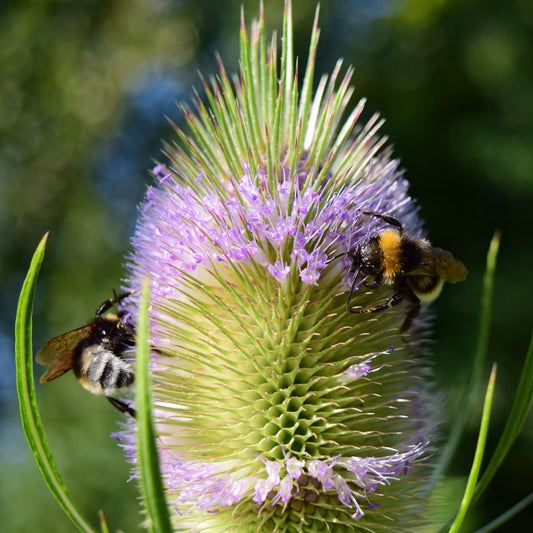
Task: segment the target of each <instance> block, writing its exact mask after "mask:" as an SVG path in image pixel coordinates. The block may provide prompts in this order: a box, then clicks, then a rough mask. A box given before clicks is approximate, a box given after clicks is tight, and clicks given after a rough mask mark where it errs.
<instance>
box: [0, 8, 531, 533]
mask: <svg viewBox="0 0 533 533" xmlns="http://www.w3.org/2000/svg"><path fill="white" fill-rule="evenodd" d="M242 3H243V5H244V8H245V13H246V16H247V18H248V19H250V18H251V17H252V16H255V15H256V14H257V10H258V1H256V0H254V1H248V0H246V1H244V2H242ZM265 4H266V6H265V7H266V22H267V27H269V28H270V30H272V29H275V28H279V25H280V23H281V18H282V17H281V12H282V9H283V2H282V1H281V0H267V1H266V2H265ZM240 5H241V2H240V1H237V0H223V1H220V2H211V1H208V0H194V1H192V0H181V1H179V0H174V1H171V0H151V1H146V0H145V1H143V0H133V1H128V0H113V1H106V2H104V1H97V0H93V1H90V0H83V1H78V2H69V1H68V0H41V1H31V0H18V1H15V0H13V1H6V2H3V4H2V6H1V7H0V136H1V141H0V230H1V234H2V238H1V239H0V253H1V261H0V365H1V366H0V416H1V418H0V424H1V431H0V469H1V471H2V476H1V482H0V502H1V503H0V506H2V507H1V508H0V516H2V528H3V530H4V531H7V532H10V533H11V532H26V531H39V532H44V533H46V532H54V533H56V532H62V531H71V530H72V526H71V525H70V523H69V522H68V521H67V518H66V517H64V516H63V515H62V514H61V511H60V509H59V507H58V506H57V505H56V503H55V502H54V501H53V498H52V496H51V495H50V494H49V493H48V492H47V489H46V487H45V485H44V483H43V482H42V481H41V480H40V478H39V475H38V473H37V468H36V466H35V464H34V463H33V459H32V457H31V456H30V455H29V450H28V448H27V446H26V444H25V442H24V438H23V435H22V431H21V429H20V423H19V421H18V412H17V404H16V395H15V385H14V382H15V381H14V365H13V345H12V331H13V321H14V316H15V305H16V301H17V295H18V291H19V290H20V287H21V284H22V279H23V276H24V273H25V270H26V268H27V266H28V264H29V260H30V258H31V255H32V253H33V250H34V248H35V247H36V245H37V243H38V241H39V239H40V238H41V236H42V235H43V234H44V232H45V231H47V230H50V231H51V234H50V239H49V245H48V249H47V255H46V257H45V262H44V264H43V268H42V272H41V277H40V282H39V286H38V292H37V303H36V308H35V312H34V319H35V335H34V342H35V348H36V349H38V348H39V346H40V345H41V344H42V343H43V342H44V341H46V340H47V339H48V338H50V337H51V336H53V335H56V334H58V333H60V332H63V331H68V330H69V329H72V328H74V327H77V326H79V325H80V324H82V323H83V322H84V321H86V320H88V319H90V318H91V315H92V313H93V312H94V310H95V309H96V307H97V306H98V304H99V303H100V302H101V301H103V300H104V299H106V298H108V297H109V295H110V294H111V291H112V289H113V288H118V287H119V285H120V277H121V275H122V264H123V262H124V256H125V254H127V251H128V247H129V238H130V236H131V235H132V233H133V230H134V225H135V217H136V212H135V208H136V204H137V203H138V202H139V201H140V200H141V198H142V195H143V191H144V189H145V187H146V184H147V183H149V182H150V178H149V175H148V172H147V171H146V170H145V169H147V168H149V167H150V166H151V165H152V161H153V159H154V158H158V157H159V156H160V146H161V141H160V139H162V138H165V139H171V138H172V134H171V130H170V128H169V127H168V123H167V122H166V121H165V119H164V116H165V115H166V116H168V117H170V118H171V119H172V120H173V121H175V122H180V115H179V112H178V110H177V107H176V105H175V102H176V101H183V100H184V101H189V102H190V101H191V99H192V98H193V92H192V90H191V87H192V86H193V85H195V86H196V87H200V83H199V79H198V76H197V73H196V72H197V70H200V71H201V72H202V73H203V74H206V75H209V74H210V73H212V72H215V70H216V61H215V52H216V51H218V52H219V53H220V54H221V56H222V57H223V59H224V62H225V64H226V66H227V68H228V70H229V71H234V70H235V69H236V68H237V59H236V58H237V53H238V26H239V14H240ZM314 8H315V2H314V1H311V0H294V1H293V11H294V18H295V36H296V43H297V46H296V52H297V54H298V55H299V57H300V58H302V62H303V61H305V59H306V54H307V46H308V38H309V33H310V27H311V23H312V17H313V13H314ZM320 26H321V28H322V32H321V42H320V45H319V49H318V52H319V53H318V58H317V73H318V74H321V73H323V72H327V71H329V70H331V69H332V67H333V65H334V63H335V61H336V60H337V58H338V57H344V58H345V61H346V63H347V64H353V65H355V67H356V76H355V84H356V96H357V97H358V98H359V97H363V96H365V97H367V98H368V105H367V113H368V115H370V113H372V112H374V111H379V112H380V113H382V115H383V116H384V117H385V118H386V119H387V123H386V125H385V132H386V133H387V134H388V135H389V136H390V138H391V140H392V142H393V143H394V145H395V153H396V155H397V156H398V157H400V158H401V159H402V162H403V165H404V167H405V168H406V169H407V170H406V176H407V178H408V179H409V180H410V181H411V183H412V189H411V191H412V194H413V195H414V196H415V197H416V198H418V199H419V202H420V206H421V214H422V216H423V218H425V220H426V221H427V228H428V230H429V232H430V237H431V238H432V240H433V242H435V243H436V244H437V245H440V246H442V247H444V248H447V249H450V250H452V251H453V252H454V253H455V254H456V255H457V256H458V257H459V258H461V259H462V260H463V261H464V262H465V263H466V264H467V265H468V267H469V270H470V276H469V279H468V281H467V282H466V283H464V284H461V285H458V286H453V287H447V288H446V290H445V291H444V293H443V295H442V297H441V298H440V299H439V301H438V302H437V304H436V305H435V307H436V309H437V310H438V315H439V317H438V320H436V322H435V337H436V339H437V342H436V345H435V348H434V352H435V357H436V365H435V366H436V377H437V381H438V385H439V386H440V387H441V388H443V389H444V390H445V392H446V393H447V395H448V398H449V401H448V404H449V405H448V408H449V411H450V412H451V416H453V411H454V409H457V408H460V406H456V405H454V402H453V398H454V394H455V393H456V391H457V388H458V386H459V385H460V384H461V383H462V382H463V381H464V378H465V372H466V371H467V369H468V368H469V367H468V363H467V360H468V358H469V357H470V354H471V353H472V351H473V348H474V338H475V329H476V325H477V320H478V316H477V313H478V303H479V297H480V291H481V278H482V273H483V268H484V261H485V254H486V251H487V249H488V245H489V241H490V238H491V235H492V233H493V231H494V230H495V229H496V228H499V229H501V230H502V232H503V238H502V247H501V253H500V258H499V265H498V270H497V279H496V294H495V305H496V314H495V317H494V321H493V336H492V338H491V349H490V352H489V359H491V360H496V361H498V363H499V375H498V382H497V390H496V397H495V406H494V415H493V421H492V426H491V429H490V435H491V436H492V442H494V441H495V439H496V438H497V437H498V435H499V430H500V429H501V428H502V426H503V424H504V422H505V418H506V415H507V412H508V408H509V405H510V402H511V401H512V397H513V393H514V387H515V386H516V383H517V382H518V375H519V372H520V369H521V365H522V361H523V358H524V355H525V352H526V349H527V344H528V342H529V336H530V329H531V326H532V322H533V321H532V320H531V319H532V317H533V283H532V281H533V280H532V277H533V274H532V272H533V268H532V265H533V239H532V238H531V232H530V230H529V223H530V220H529V218H530V212H531V205H533V175H532V174H533V150H532V146H533V129H532V127H531V126H532V124H533V98H531V95H532V94H533V62H532V61H531V57H533V3H531V2H530V1H528V0H511V1H509V2H501V1H500V0H464V1H461V2H459V1H453V0H448V1H445V0H434V1H433V2H427V1H425V0H404V1H403V2H400V1H393V0H376V1H371V0H368V1H355V0H338V1H334V2H333V1H331V0H329V1H328V0H326V1H322V2H321V16H320ZM38 370H39V371H40V369H38ZM487 376H488V369H487ZM38 393H40V400H39V401H40V406H41V408H42V413H43V418H44V423H45V427H46V428H47V430H48V432H49V439H50V441H51V445H52V449H53V451H54V454H55V457H56V460H57V461H58V465H59V468H60V470H61V472H62V474H63V475H64V478H65V481H66V482H67V484H68V486H69V489H70V490H71V492H72V493H73V494H74V496H75V497H76V501H77V502H78V503H79V505H80V507H81V508H82V510H83V511H84V512H85V513H86V515H87V516H88V517H89V518H91V519H93V520H94V523H95V524H96V523H97V519H96V513H97V510H98V509H104V511H105V514H106V516H107V518H108V523H109V526H110V529H111V530H112V531H113V530H116V529H117V528H118V529H122V530H124V531H127V532H131V531H136V530H139V528H140V522H141V520H142V517H141V516H140V515H139V512H138V502H137V490H136V487H135V484H134V482H132V483H129V484H128V483H126V480H127V479H128V477H129V466H128V465H127V464H126V463H125V461H124V460H123V453H122V451H121V450H120V449H119V448H118V447H117V445H116V443H115V442H114V441H113V440H112V439H111V438H110V436H109V435H110V432H111V431H116V430H117V429H118V425H117V422H116V419H117V417H116V415H115V413H114V412H112V410H111V409H110V408H109V406H108V405H107V402H105V401H104V400H103V399H99V398H96V397H92V396H91V395H89V394H87V393H86V392H85V391H83V390H82V389H81V387H79V385H78V384H77V383H76V382H75V379H74V377H73V376H67V377H65V378H63V379H61V380H58V381H57V382H53V383H51V384H49V385H47V386H46V387H39V390H38ZM480 402H481V398H480ZM443 408H444V407H443ZM477 425H478V420H472V423H471V426H470V427H469V433H468V435H467V436H466V437H465V439H464V445H463V450H464V453H463V454H462V455H461V456H460V457H459V458H458V459H457V462H456V463H455V464H454V465H453V471H452V474H455V475H463V474H464V473H465V472H467V471H468V468H469V466H470V462H471V459H472V456H473V449H474V444H473V442H474V439H475V435H476V431H477ZM490 446H491V444H490V443H489V451H490ZM531 449H533V428H532V424H531V423H530V424H529V426H528V427H526V429H525V431H524V434H523V435H522V437H521V438H520V439H519V441H518V442H517V444H516V445H515V448H514V450H513V453H512V454H511V457H510V458H509V459H508V460H507V461H506V463H505V464H504V466H503V468H502V470H501V472H500V474H499V476H498V477H497V478H496V480H495V481H494V483H493V488H492V491H489V495H488V497H487V498H485V500H484V501H483V502H482V506H480V507H479V508H478V510H477V512H476V514H475V516H474V520H475V521H476V520H477V521H479V522H478V523H479V524H482V523H484V522H486V521H488V520H489V519H491V518H493V517H494V516H496V515H497V514H499V513H501V512H503V511H504V510H505V509H506V508H507V507H509V506H511V505H512V504H513V503H515V502H516V501H518V500H519V499H520V498H521V497H523V496H525V495H526V494H527V493H528V492H529V491H530V490H531V476H532V474H533V455H532V454H531ZM499 487H500V488H501V487H504V488H505V490H504V491H502V490H500V489H499ZM531 514H532V513H531V510H528V511H526V512H524V513H522V515H520V516H519V517H517V518H515V519H514V520H513V521H512V522H510V523H509V524H508V526H506V527H508V528H509V529H508V530H509V531H521V530H524V527H526V526H524V525H523V524H526V523H530V522H531ZM528 516H529V517H528ZM521 524H522V525H521ZM472 527H473V526H472Z"/></svg>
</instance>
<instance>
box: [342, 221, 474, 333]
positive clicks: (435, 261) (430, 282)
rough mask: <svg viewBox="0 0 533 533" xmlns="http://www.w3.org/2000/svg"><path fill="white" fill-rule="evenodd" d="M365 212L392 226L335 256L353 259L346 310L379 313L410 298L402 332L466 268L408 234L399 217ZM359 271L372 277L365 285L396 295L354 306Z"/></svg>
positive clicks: (458, 279)
mask: <svg viewBox="0 0 533 533" xmlns="http://www.w3.org/2000/svg"><path fill="white" fill-rule="evenodd" d="M363 214H364V215H369V216H373V217H377V218H380V219H381V220H383V221H384V222H386V223H387V224H389V225H390V226H391V227H389V228H386V229H384V230H383V231H382V232H380V233H378V234H377V235H374V236H372V237H371V238H370V239H369V240H368V242H367V243H365V244H362V245H361V246H358V247H356V248H354V249H353V250H352V251H350V252H347V253H344V254H340V255H337V256H336V257H334V258H333V259H337V258H339V257H342V256H348V257H349V258H350V259H351V260H352V268H351V272H352V273H353V281H352V285H351V287H350V293H349V295H348V301H347V303H346V310H347V311H348V312H349V313H378V312H379V311H383V310H384V309H388V308H389V307H393V306H395V305H398V304H399V303H400V302H402V301H404V300H408V302H409V308H408V311H407V315H406V317H405V320H404V322H403V324H402V325H401V327H400V333H403V332H405V331H406V330H407V329H409V326H410V325H411V323H412V321H413V320H414V319H415V318H416V317H417V316H418V314H419V312H420V304H429V303H431V302H433V300H435V299H436V298H437V297H438V296H439V294H440V292H441V290H442V286H443V284H444V282H445V281H449V282H451V283H455V282H457V281H463V280H464V279H465V278H466V275H467V270H466V268H465V266H464V265H463V263H462V262H461V261H459V259H457V258H456V257H454V256H453V255H452V254H451V253H450V252H448V251H447V250H443V249H441V248H434V247H433V246H432V245H431V243H430V242H429V241H428V240H427V239H422V238H420V237H414V236H412V235H407V234H405V233H404V230H403V227H402V224H401V222H400V221H399V220H397V219H396V218H394V217H392V216H390V215H385V214H381V213H374V212H373V211H363ZM359 273H362V274H365V275H367V276H372V277H373V281H371V282H366V281H364V282H363V283H364V285H365V287H367V288H369V289H376V288H378V287H382V286H386V287H391V288H392V289H393V291H394V294H393V295H392V296H391V297H390V298H389V299H388V300H387V301H386V302H384V303H382V304H379V305H376V306H374V307H367V308H366V309H358V308H354V307H352V306H351V305H350V304H351V300H352V295H353V292H354V288H355V283H356V280H357V277H358V275H359Z"/></svg>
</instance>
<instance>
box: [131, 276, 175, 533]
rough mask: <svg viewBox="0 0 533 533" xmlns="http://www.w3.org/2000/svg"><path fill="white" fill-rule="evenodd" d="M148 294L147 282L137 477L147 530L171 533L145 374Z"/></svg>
mask: <svg viewBox="0 0 533 533" xmlns="http://www.w3.org/2000/svg"><path fill="white" fill-rule="evenodd" d="M149 292H150V282H149V280H146V281H145V283H144V284H143V288H142V292H141V302H140V305H139V315H138V320H137V351H136V359H137V365H136V374H135V383H136V387H137V392H136V403H137V424H138V425H137V439H138V457H139V473H140V480H141V492H142V497H143V500H144V504H145V505H144V508H145V510H146V513H147V518H148V527H149V530H150V531H151V532H153V533H167V532H170V531H172V528H171V525H170V518H169V513H168V507H167V504H166V501H165V495H164V492H163V483H162V481H161V474H160V471H159V459H158V455H157V448H156V445H155V430H154V423H153V418H152V393H151V379H150V375H149V373H148V369H149V363H150V338H149V335H150V334H149V327H148V305H149Z"/></svg>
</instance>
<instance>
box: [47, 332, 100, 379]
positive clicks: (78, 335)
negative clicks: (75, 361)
mask: <svg viewBox="0 0 533 533" xmlns="http://www.w3.org/2000/svg"><path fill="white" fill-rule="evenodd" d="M90 331H91V326H90V325H89V326H83V327H81V328H78V329H74V330H72V331H69V332H68V333H63V334H62V335H58V336H57V337H54V338H53V339H51V340H49V341H48V342H47V343H46V344H45V345H44V346H43V347H42V348H41V349H40V350H39V352H38V353H37V357H36V359H37V362H38V363H40V364H41V365H48V368H47V370H46V372H45V373H44V374H43V375H42V376H41V379H40V383H46V382H48V381H52V380H53V379H56V378H58V377H59V376H62V375H63V374H64V373H65V372H67V371H69V370H70V369H71V368H72V355H73V353H74V348H75V347H76V346H77V345H78V343H79V342H80V341H82V340H83V339H85V338H87V337H88V336H89V333H90Z"/></svg>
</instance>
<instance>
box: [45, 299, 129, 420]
mask: <svg viewBox="0 0 533 533" xmlns="http://www.w3.org/2000/svg"><path fill="white" fill-rule="evenodd" d="M132 292H133V291H131V292H125V293H122V294H119V295H118V296H117V295H116V294H115V295H114V297H113V298H110V299H109V300H106V301H105V302H104V303H102V304H101V305H100V307H98V309H97V311H96V314H95V317H94V320H92V321H91V322H90V323H89V324H87V325H85V326H82V327H81V328H77V329H74V330H72V331H69V332H67V333H63V334H61V335H58V336H57V337H54V338H53V339H51V340H49V341H48V342H47V343H46V344H45V345H44V346H43V347H42V348H41V349H40V350H39V352H38V353H37V362H38V363H40V364H43V365H48V368H47V370H46V372H45V373H44V374H43V375H42V377H41V379H40V382H41V383H47V382H49V381H52V380H54V379H56V378H58V377H60V376H62V375H63V374H64V373H65V372H68V371H69V370H70V369H72V370H73V371H74V374H75V376H76V378H77V379H78V381H79V382H80V383H81V385H82V386H83V387H84V388H85V389H87V390H88V391H90V392H92V393H93V394H101V395H104V396H105V397H106V398H107V399H108V400H109V402H110V403H111V404H112V405H113V407H115V408H116V409H118V410H119V411H121V412H123V413H128V414H130V415H131V416H133V417H135V410H134V409H132V408H131V407H130V406H129V405H127V404H126V403H125V402H123V401H121V400H118V399H117V398H114V395H115V394H117V393H118V392H120V391H121V389H124V388H126V387H129V386H130V385H131V384H132V383H133V382H134V380H135V372H134V370H133V367H132V366H131V365H130V363H128V362H127V361H125V360H124V358H123V354H124V352H125V350H126V349H127V348H129V347H132V346H134V345H135V333H134V329H133V326H131V325H130V324H126V323H124V322H122V320H121V319H120V318H119V315H114V314H110V313H108V314H106V315H104V313H106V311H108V310H109V309H111V307H113V306H114V305H116V304H117V303H119V302H120V301H122V300H123V299H124V298H127V297H128V296H130V295H131V294H132Z"/></svg>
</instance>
